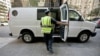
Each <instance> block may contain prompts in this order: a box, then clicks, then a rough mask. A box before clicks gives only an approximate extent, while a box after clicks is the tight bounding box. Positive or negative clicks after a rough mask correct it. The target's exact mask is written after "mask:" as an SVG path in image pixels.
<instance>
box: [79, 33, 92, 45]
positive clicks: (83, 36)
mask: <svg viewBox="0 0 100 56" xmlns="http://www.w3.org/2000/svg"><path fill="white" fill-rule="evenodd" d="M89 38H90V34H89V33H88V32H83V33H81V34H79V36H78V41H79V42H81V43H85V42H87V41H88V40H89Z"/></svg>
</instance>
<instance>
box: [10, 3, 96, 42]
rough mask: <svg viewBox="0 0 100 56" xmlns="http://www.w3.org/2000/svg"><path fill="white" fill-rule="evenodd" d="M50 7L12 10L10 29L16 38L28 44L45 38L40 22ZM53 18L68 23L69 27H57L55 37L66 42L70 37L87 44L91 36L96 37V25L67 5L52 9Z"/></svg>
mask: <svg viewBox="0 0 100 56" xmlns="http://www.w3.org/2000/svg"><path fill="white" fill-rule="evenodd" d="M47 9H48V7H32V8H11V10H10V13H9V18H10V19H9V27H10V30H11V33H12V35H13V36H15V37H19V36H21V37H22V40H23V41H24V42H26V43H30V42H33V41H34V38H35V37H43V34H42V33H41V26H40V20H41V17H43V16H44V15H45V14H44V11H45V10H47ZM52 16H53V17H54V18H55V19H56V20H58V21H62V22H63V21H66V22H68V23H69V25H68V26H61V25H55V29H54V34H53V37H61V39H62V40H63V41H66V39H67V38H68V37H76V38H77V39H78V40H79V41H80V42H87V41H88V40H89V38H90V36H95V35H96V33H95V24H94V23H92V22H88V21H85V20H84V18H83V17H82V16H81V15H80V13H78V12H77V11H75V10H72V9H69V8H68V6H67V5H66V4H63V5H62V6H61V7H60V8H53V9H52Z"/></svg>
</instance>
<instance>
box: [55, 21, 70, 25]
mask: <svg viewBox="0 0 100 56" xmlns="http://www.w3.org/2000/svg"><path fill="white" fill-rule="evenodd" d="M56 23H57V24H59V25H68V23H67V22H60V21H56Z"/></svg>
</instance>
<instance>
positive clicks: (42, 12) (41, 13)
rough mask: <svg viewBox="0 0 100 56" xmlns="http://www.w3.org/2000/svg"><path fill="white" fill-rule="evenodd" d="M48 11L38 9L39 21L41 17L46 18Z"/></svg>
mask: <svg viewBox="0 0 100 56" xmlns="http://www.w3.org/2000/svg"><path fill="white" fill-rule="evenodd" d="M45 11H46V9H38V10H37V20H41V17H43V16H45V13H44V12H45Z"/></svg>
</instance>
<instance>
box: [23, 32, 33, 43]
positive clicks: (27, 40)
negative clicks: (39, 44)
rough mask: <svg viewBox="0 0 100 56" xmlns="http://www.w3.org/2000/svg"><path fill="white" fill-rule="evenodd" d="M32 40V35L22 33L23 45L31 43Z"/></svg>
mask: <svg viewBox="0 0 100 56" xmlns="http://www.w3.org/2000/svg"><path fill="white" fill-rule="evenodd" d="M33 38H34V35H33V34H32V33H30V32H24V33H22V40H23V41H24V42H25V43H32V42H33Z"/></svg>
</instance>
